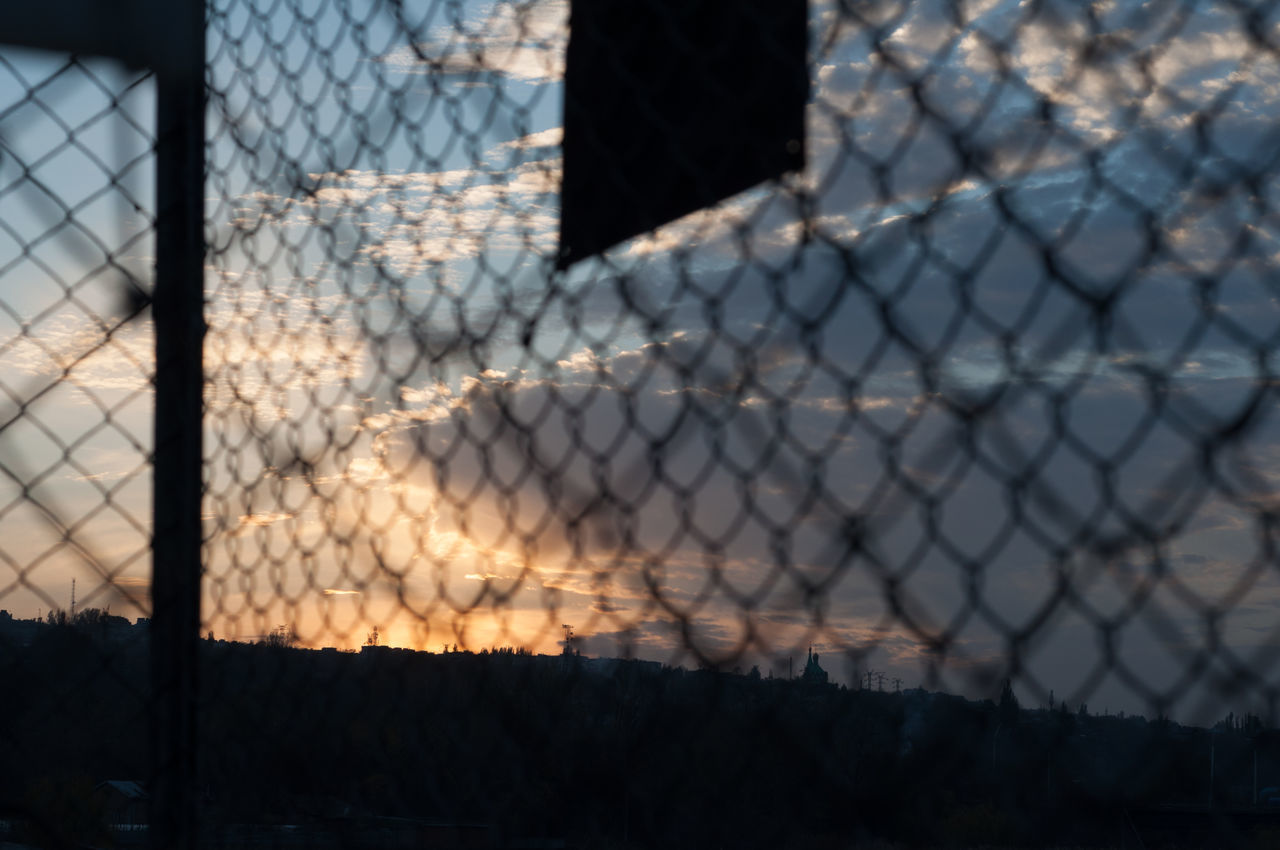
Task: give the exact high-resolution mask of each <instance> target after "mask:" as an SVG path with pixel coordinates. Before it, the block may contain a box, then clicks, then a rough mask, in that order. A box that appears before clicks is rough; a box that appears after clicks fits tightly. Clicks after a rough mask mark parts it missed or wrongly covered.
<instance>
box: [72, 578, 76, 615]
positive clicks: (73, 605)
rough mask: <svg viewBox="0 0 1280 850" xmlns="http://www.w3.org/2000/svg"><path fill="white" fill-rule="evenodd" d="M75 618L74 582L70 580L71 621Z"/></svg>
mask: <svg viewBox="0 0 1280 850" xmlns="http://www.w3.org/2000/svg"><path fill="white" fill-rule="evenodd" d="M75 618H76V580H75V579H72V580H71V619H73V620H74V619H75Z"/></svg>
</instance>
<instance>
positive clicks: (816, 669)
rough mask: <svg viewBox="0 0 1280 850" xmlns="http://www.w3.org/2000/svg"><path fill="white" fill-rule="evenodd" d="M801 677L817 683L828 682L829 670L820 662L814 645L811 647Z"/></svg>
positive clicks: (808, 681) (823, 683) (803, 679)
mask: <svg viewBox="0 0 1280 850" xmlns="http://www.w3.org/2000/svg"><path fill="white" fill-rule="evenodd" d="M800 679H801V680H802V681H804V682H807V683H810V684H815V685H825V684H826V683H827V671H826V670H823V669H822V667H821V666H820V665H819V664H818V653H816V652H814V651H813V647H812V646H811V647H809V660H808V661H806V662H805V664H804V672H803V673H801V674H800Z"/></svg>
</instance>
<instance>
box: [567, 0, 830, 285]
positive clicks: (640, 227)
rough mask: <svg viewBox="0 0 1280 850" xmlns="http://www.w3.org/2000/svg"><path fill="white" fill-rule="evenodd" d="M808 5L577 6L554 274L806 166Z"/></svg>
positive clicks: (734, 0)
mask: <svg viewBox="0 0 1280 850" xmlns="http://www.w3.org/2000/svg"><path fill="white" fill-rule="evenodd" d="M807 45H808V8H807V2H806V0H579V2H575V3H573V5H572V9H571V11H570V35H569V50H568V56H567V60H566V61H567V66H566V71H565V92H564V99H565V100H564V182H563V187H562V190H561V199H560V204H561V207H560V253H559V256H558V258H557V267H558V268H562V269H563V268H567V267H568V266H570V265H572V264H573V263H575V262H577V261H578V260H581V259H583V258H585V257H589V256H591V255H593V254H598V253H600V252H602V251H604V250H605V249H607V248H609V247H611V246H613V245H616V244H618V243H619V242H622V241H624V240H626V239H629V238H631V237H633V236H636V235H638V234H641V233H644V232H646V231H650V230H653V229H654V228H655V227H658V226H659V225H661V224H665V223H666V222H669V221H672V220H674V219H677V218H679V217H680V216H683V215H686V214H688V213H690V212H693V211H694V210H697V209H701V208H703V207H707V206H710V205H711V204H714V203H716V202H717V201H720V200H723V199H724V198H727V197H729V196H730V195H733V194H736V193H738V192H741V191H743V190H745V189H748V188H750V187H752V186H754V185H756V184H757V183H760V182H761V181H764V180H767V179H769V178H773V177H778V176H780V175H781V174H783V173H784V172H787V171H797V170H800V169H803V168H804V156H805V145H804V129H805V128H804V112H805V103H806V101H807V100H808V95H809V73H808V68H807V62H806V49H807Z"/></svg>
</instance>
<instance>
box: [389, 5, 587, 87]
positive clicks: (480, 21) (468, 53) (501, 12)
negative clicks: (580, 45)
mask: <svg viewBox="0 0 1280 850" xmlns="http://www.w3.org/2000/svg"><path fill="white" fill-rule="evenodd" d="M471 5H472V8H475V6H476V4H471ZM568 18H569V4H568V2H567V0H490V2H486V3H483V4H480V9H479V10H477V11H476V12H474V13H473V14H472V15H471V16H470V17H468V18H466V19H463V18H461V17H455V18H454V20H452V21H451V22H450V23H449V24H447V25H444V26H441V27H438V28H437V29H436V30H435V31H434V32H433V33H432V34H431V36H430V38H428V39H426V40H425V41H422V42H419V43H416V44H413V45H409V46H406V47H400V48H397V49H395V50H393V51H391V52H389V53H387V54H385V55H383V56H381V57H379V59H378V61H379V62H381V63H383V64H384V65H386V66H387V67H389V68H391V69H393V70H395V71H397V72H399V73H404V74H427V75H430V76H431V77H432V78H433V79H440V78H444V79H446V80H447V79H449V78H458V79H460V80H462V81H464V82H469V83H488V84H493V83H494V81H495V78H498V77H501V78H507V79H511V80H516V81H519V82H522V83H528V84H531V85H542V84H546V83H552V82H556V81H558V80H560V79H561V78H562V77H563V76H564V53H565V45H566V44H567V43H568V35H569V26H568Z"/></svg>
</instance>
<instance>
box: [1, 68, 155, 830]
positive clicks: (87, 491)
mask: <svg viewBox="0 0 1280 850" xmlns="http://www.w3.org/2000/svg"><path fill="white" fill-rule="evenodd" d="M153 104H154V90H153V86H152V80H151V79H150V77H149V76H148V75H147V74H143V73H137V72H129V71H126V70H125V69H123V68H121V67H118V66H117V65H115V64H113V63H110V62H107V61H102V60H95V59H86V58H74V57H68V56H57V55H53V54H47V53H36V52H31V51H23V50H17V49H4V50H0V210H2V211H3V212H2V213H0V324H2V325H3V329H2V330H0V351H2V352H3V355H2V356H3V364H4V368H3V370H2V371H0V398H3V401H2V402H0V404H2V406H3V413H0V541H3V543H2V544H0V563H3V566H2V567H0V680H3V682H4V684H3V694H4V696H3V698H0V765H3V766H4V770H3V771H0V773H3V776H2V777H0V822H3V823H4V824H5V825H6V827H7V828H6V829H5V830H4V833H0V834H3V835H4V838H9V837H13V836H10V835H8V833H16V834H17V835H16V837H18V838H19V839H22V840H27V839H29V840H33V841H40V842H44V841H57V840H59V838H60V837H61V836H64V835H65V834H66V831H67V830H71V831H81V830H87V829H89V826H88V823H87V822H88V820H89V818H88V817H87V812H85V811H84V809H83V807H82V806H81V803H82V801H84V800H87V799H89V798H91V797H92V796H93V793H94V790H93V789H94V781H95V779H100V778H104V777H105V778H119V774H118V773H114V772H113V771H125V772H126V774H127V775H129V776H139V777H141V776H145V775H146V765H145V762H141V763H140V762H139V760H140V759H143V758H145V746H146V734H145V730H146V718H147V714H146V712H147V700H146V694H145V682H146V679H145V675H144V674H145V670H146V666H145V660H146V656H145V640H144V637H145V627H140V626H138V625H137V623H138V622H139V621H140V620H139V618H143V619H145V615H146V613H147V611H148V609H149V606H148V602H147V599H146V592H145V591H146V587H147V585H148V584H149V573H150V569H149V551H150V545H151V525H150V519H149V517H150V502H151V475H150V473H151V465H150V453H151V431H152V424H151V423H152V416H153V413H152V395H151V392H150V382H151V380H152V376H153V374H154V368H153V363H154V360H153V354H152V340H151V334H150V332H149V330H148V329H147V328H146V326H145V325H146V322H145V321H143V316H144V311H145V308H146V305H147V301H148V298H149V293H150V291H151V269H150V266H151V263H152V257H154V251H155V248H154V223H155V222H154V209H155V207H154V204H153V203H152V197H153V192H154V177H153V169H154V155H153V146H154V141H155V135H154V121H153V110H154V105H153ZM84 694H94V695H96V696H97V697H98V700H95V701H93V702H89V701H85V700H83V699H82V695H84ZM103 741H117V742H119V744H120V745H121V746H123V747H125V748H126V752H127V755H126V756H125V758H124V759H123V763H121V762H120V761H116V760H113V759H108V758H105V757H104V755H103V752H102V751H101V748H100V747H99V746H96V745H95V742H103ZM0 840H3V839H0Z"/></svg>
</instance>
